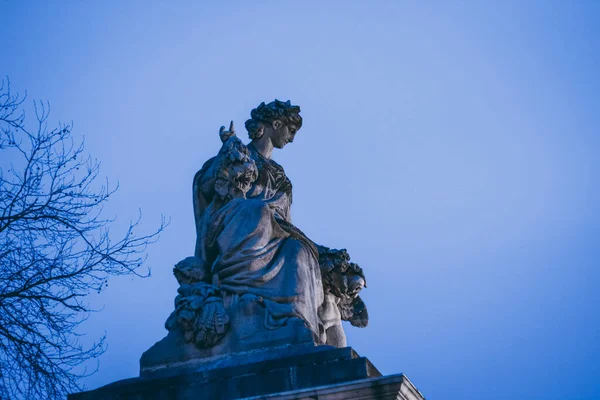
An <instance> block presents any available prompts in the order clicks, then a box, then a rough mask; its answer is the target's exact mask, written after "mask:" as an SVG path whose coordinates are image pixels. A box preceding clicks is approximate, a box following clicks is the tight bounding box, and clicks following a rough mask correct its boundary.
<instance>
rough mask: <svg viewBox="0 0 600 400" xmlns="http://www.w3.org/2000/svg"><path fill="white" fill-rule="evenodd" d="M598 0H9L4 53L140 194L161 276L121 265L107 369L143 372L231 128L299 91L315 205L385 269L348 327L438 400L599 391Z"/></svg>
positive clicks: (304, 190)
mask: <svg viewBox="0 0 600 400" xmlns="http://www.w3.org/2000/svg"><path fill="white" fill-rule="evenodd" d="M599 21H600V2H597V1H584V0H578V1H533V0H530V1H491V0H490V1H483V0H481V1H475V0H471V1H464V2H459V1H430V2H421V1H419V2H417V1H415V2H400V1H397V2H393V1H370V2H367V1H361V2H359V1H343V2H342V1H340V2H325V1H324V2H309V1H295V2H291V1H290V2H287V1H258V0H255V1H231V2H224V1H223V2H217V1H212V2H209V1H203V2H200V1H197V2H191V1H190V2H184V1H178V2H166V1H161V2H159V1H137V2H136V1H122V2H117V1H107V2H104V1H103V2H101V1H96V2H91V1H87V2H78V1H60V2H59V1H55V2H32V1H21V2H18V1H10V0H8V1H7V0H0V44H1V46H0V74H2V75H8V76H9V77H10V79H11V81H12V84H13V90H15V91H21V92H23V91H24V90H27V93H28V95H29V97H30V98H36V99H45V100H49V101H50V102H51V104H52V113H53V114H52V116H53V118H54V120H55V121H58V120H62V121H71V120H72V121H73V122H74V125H75V129H74V134H75V135H76V137H85V140H86V149H87V151H89V152H90V153H91V154H92V155H93V156H94V157H96V158H98V159H99V160H100V161H101V163H102V170H101V175H102V176H107V177H108V178H109V179H110V180H111V181H112V182H116V181H118V182H119V183H120V185H121V189H120V190H119V192H118V194H117V195H116V196H115V197H114V198H113V199H112V201H111V203H110V206H109V207H108V208H107V213H108V215H116V216H117V217H118V225H117V232H118V230H119V229H120V227H122V225H124V224H125V223H126V222H127V221H129V219H131V218H135V217H136V215H137V209H138V208H141V209H142V210H143V213H144V217H145V224H144V226H145V228H146V229H147V230H150V229H152V228H153V227H156V226H157V225H158V224H159V222H160V214H161V213H162V214H164V215H166V216H168V217H170V218H171V225H170V226H169V227H168V229H167V230H166V231H165V232H164V234H163V235H162V236H161V238H160V241H159V242H158V243H157V244H156V245H154V246H153V247H151V248H150V249H149V258H148V265H149V266H151V267H152V277H151V278H149V279H131V278H123V279H113V280H112V281H110V283H109V287H108V289H107V290H106V291H105V292H103V293H102V294H101V295H99V296H94V297H91V298H90V301H91V302H92V304H94V305H96V306H103V307H104V309H103V311H102V312H100V313H97V314H94V315H92V317H91V318H90V319H89V321H88V322H87V323H86V324H85V325H84V327H83V330H84V331H85V332H87V334H88V335H87V339H86V340H93V339H95V338H98V337H99V336H101V335H102V334H103V333H105V332H106V334H107V336H108V338H107V343H108V350H107V351H106V353H105V354H104V355H103V356H102V357H101V359H100V367H99V368H100V369H99V372H98V373H97V374H96V375H94V376H93V377H91V378H89V379H87V380H86V382H85V383H86V385H87V387H88V388H96V387H98V386H101V385H104V384H107V383H109V382H112V381H114V380H119V379H124V378H129V377H133V376H136V375H137V374H138V360H139V357H140V355H141V354H142V352H143V351H145V350H146V349H148V348H149V347H150V346H151V345H152V344H154V343H155V342H156V341H158V340H160V339H161V338H162V337H164V335H165V334H166V330H165V329H164V322H165V320H166V318H167V317H168V315H169V313H170V312H171V311H172V308H173V299H174V297H175V295H176V289H177V284H176V281H175V279H174V278H173V277H172V266H173V265H174V264H175V263H176V262H178V261H179V260H181V259H183V258H185V257H186V256H189V255H192V253H193V250H194V243H195V230H194V223H193V212H192V204H191V183H192V178H193V175H194V173H195V172H196V171H197V170H198V169H199V168H200V167H201V165H202V163H203V162H204V161H205V160H206V159H208V158H209V157H211V156H213V155H215V154H216V152H217V151H218V149H219V145H220V141H219V138H218V129H219V127H220V126H221V125H225V124H226V123H228V122H229V120H231V119H233V120H234V121H235V123H236V124H237V126H238V131H239V132H238V133H239V136H240V137H245V131H244V129H243V122H244V121H245V120H246V119H247V118H248V117H249V112H250V110H251V109H252V108H254V107H256V106H257V105H258V104H259V103H260V102H261V101H266V102H268V101H271V100H273V99H274V98H278V99H281V100H288V99H290V100H291V101H292V102H293V103H295V104H299V105H300V106H301V107H302V115H303V117H304V126H303V128H302V129H301V130H300V132H299V133H298V136H297V138H296V140H295V141H294V143H293V144H292V145H290V146H288V147H286V148H285V149H284V150H283V151H277V152H275V154H274V158H275V159H276V160H277V161H278V162H279V163H280V164H282V165H283V166H284V167H285V169H286V172H287V174H288V176H289V177H290V179H291V180H292V182H293V184H294V205H293V208H292V213H293V220H294V222H295V224H296V225H297V226H298V227H299V228H301V229H302V230H303V231H304V232H306V233H307V234H308V235H309V236H310V237H311V238H313V239H314V240H315V241H317V242H319V243H322V244H324V245H327V246H330V247H345V248H347V249H348V251H349V252H350V254H351V255H352V258H353V260H355V261H356V262H358V263H359V264H360V265H361V266H362V267H363V268H364V270H365V271H366V274H367V280H368V285H369V286H368V288H367V289H366V290H365V291H364V292H363V293H364V294H363V299H364V300H365V301H366V302H367V304H368V307H369V312H370V317H371V320H370V326H369V327H368V328H366V329H357V328H348V329H347V334H348V338H349V340H348V341H349V344H350V345H351V346H353V347H354V348H355V349H356V350H357V351H358V352H359V354H361V355H363V356H366V357H368V358H369V359H370V360H371V361H372V362H373V363H374V364H375V366H376V367H377V368H379V369H380V371H381V372H382V373H384V374H392V373H398V372H404V373H406V374H407V376H408V377H409V378H410V379H411V380H412V382H413V383H414V384H415V385H416V386H417V387H418V388H419V389H420V390H421V391H422V392H423V394H424V395H425V396H426V397H427V398H428V399H430V400H435V399H487V400H493V399H508V398H516V397H517V396H518V397H519V398H527V399H545V400H548V399H573V400H575V399H577V400H584V399H586V400H591V399H598V398H600V312H599V310H598V307H599V305H600V291H599V286H600V246H599V245H600V243H599V241H600V237H599V235H600V187H599V185H598V174H599V172H600V171H599V167H600V163H599V161H598V151H599V150H600V132H599V129H600V128H599V127H600V95H599V93H600V78H599V71H600V64H599V61H600V23H599Z"/></svg>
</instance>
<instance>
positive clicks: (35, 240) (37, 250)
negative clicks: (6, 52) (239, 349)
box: [0, 80, 165, 399]
mask: <svg viewBox="0 0 600 400" xmlns="http://www.w3.org/2000/svg"><path fill="white" fill-rule="evenodd" d="M24 101H25V97H23V96H19V95H13V94H12V93H11V90H10V82H9V81H8V80H4V81H2V85H1V87H0V130H1V132H0V399H19V398H26V399H54V398H64V397H65V395H66V394H67V393H69V392H73V391H75V390H78V389H79V386H78V380H79V379H80V378H81V377H83V376H87V375H89V374H90V373H93V372H95V371H89V370H87V371H86V369H85V368H84V364H85V363H86V361H88V360H90V359H93V358H96V357H98V356H99V355H100V354H101V353H102V352H103V351H104V344H103V343H104V337H102V338H99V339H98V341H97V342H96V343H94V344H91V345H89V344H88V345H87V346H86V345H84V344H82V342H81V337H80V336H79V333H78V332H77V328H78V326H79V325H80V324H81V322H82V321H84V320H85V319H86V318H87V316H89V313H90V311H92V310H91V309H90V306H89V305H88V304H87V303H86V302H85V296H86V295H88V294H90V293H91V292H93V291H95V292H100V291H101V290H102V289H103V288H105V287H106V285H107V280H108V278H109V277H111V276H118V275H128V274H134V275H138V276H147V275H148V274H149V270H146V271H142V270H141V266H142V263H143V261H144V258H145V250H146V246H147V245H148V244H149V243H152V242H154V241H155V240H156V239H157V234H158V233H159V232H160V231H162V229H163V228H164V226H165V221H164V219H162V221H161V224H160V227H159V228H158V230H157V231H156V232H154V233H152V234H149V235H140V236H137V235H136V234H137V231H136V227H137V226H138V223H139V222H140V219H139V218H138V219H137V221H133V222H131V223H130V224H129V228H128V229H126V230H125V232H124V234H123V235H122V236H119V237H117V238H115V237H114V234H111V231H110V228H112V229H113V232H114V230H115V226H114V224H113V222H114V220H111V219H106V218H105V217H103V216H102V209H103V206H104V204H105V203H106V202H107V201H108V200H109V198H110V197H111V195H112V194H113V193H114V192H115V190H116V187H115V188H114V189H110V188H109V186H108V183H105V184H99V182H98V181H97V178H98V172H99V170H98V162H97V161H95V160H93V159H91V158H90V157H89V156H86V155H85V153H84V149H83V142H81V143H80V144H78V143H77V142H76V141H75V140H74V139H73V137H72V136H71V125H70V124H67V125H64V124H58V127H56V128H55V129H49V128H48V126H47V121H48V115H49V106H48V104H47V103H42V102H34V113H35V116H36V121H35V122H34V124H33V125H34V126H33V127H32V129H29V127H28V126H27V125H26V123H25V111H24Z"/></svg>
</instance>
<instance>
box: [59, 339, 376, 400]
mask: <svg viewBox="0 0 600 400" xmlns="http://www.w3.org/2000/svg"><path fill="white" fill-rule="evenodd" d="M237 357H238V358H237V359H234V360H228V359H226V358H224V359H219V360H214V361H212V362H209V363H206V364H204V365H198V366H196V367H190V368H186V369H178V370H177V372H176V374H175V375H171V376H169V375H168V374H167V375H161V374H162V373H166V372H168V371H170V372H173V371H174V370H171V369H167V370H165V371H162V372H161V371H154V372H153V374H152V373H149V374H147V376H142V377H140V378H132V379H126V380H123V381H119V382H115V383H112V384H110V385H107V386H104V387H102V388H99V389H96V390H93V391H89V392H82V393H78V394H74V395H71V396H69V400H107V399H116V400H134V399H135V400H158V399H174V400H177V399H215V400H229V399H241V398H247V397H252V396H266V395H271V394H276V393H282V392H289V391H294V390H299V389H309V388H315V387H320V386H329V385H332V384H341V383H344V382H354V381H360V380H364V379H366V378H374V377H380V376H381V374H380V373H379V371H377V369H376V368H375V367H374V366H373V365H372V364H371V363H370V362H369V360H367V359H366V358H364V357H360V356H359V355H358V354H356V352H354V351H353V350H352V349H351V348H349V347H346V348H337V349H336V348H332V347H329V346H323V347H322V348H319V347H307V346H304V347H303V346H300V347H295V346H288V347H287V348H285V347H283V348H280V349H278V350H277V351H271V352H262V353H261V352H257V353H256V354H253V353H248V354H246V355H245V358H244V357H243V356H240V355H238V356H237ZM270 357H275V358H270Z"/></svg>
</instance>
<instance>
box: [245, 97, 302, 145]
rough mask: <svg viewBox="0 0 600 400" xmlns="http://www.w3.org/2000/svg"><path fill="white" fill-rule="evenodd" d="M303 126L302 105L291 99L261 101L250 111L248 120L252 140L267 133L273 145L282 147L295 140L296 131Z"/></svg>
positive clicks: (247, 125) (247, 124)
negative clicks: (292, 101)
mask: <svg viewBox="0 0 600 400" xmlns="http://www.w3.org/2000/svg"><path fill="white" fill-rule="evenodd" d="M301 126H302V117H301V116H300V107H299V106H294V105H292V104H291V103H290V101H289V100H288V101H285V102H283V101H279V100H274V101H272V102H270V103H269V104H265V103H264V102H263V103H260V105H259V106H258V107H256V108H255V109H253V110H252V112H251V113H250V119H249V120H248V121H246V130H248V135H249V136H250V139H252V140H259V139H261V138H262V137H263V136H265V135H267V136H268V137H269V138H270V139H271V142H272V143H273V146H274V147H276V148H278V149H281V148H283V146H285V145H286V144H288V143H291V142H293V141H294V137H295V135H296V132H298V130H299V129H300V127H301Z"/></svg>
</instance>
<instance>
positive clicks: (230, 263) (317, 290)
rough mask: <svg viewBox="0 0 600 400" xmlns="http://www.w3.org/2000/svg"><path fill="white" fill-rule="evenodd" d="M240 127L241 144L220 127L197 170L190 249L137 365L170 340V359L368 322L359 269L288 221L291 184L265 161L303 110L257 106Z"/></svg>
mask: <svg viewBox="0 0 600 400" xmlns="http://www.w3.org/2000/svg"><path fill="white" fill-rule="evenodd" d="M245 126H246V129H247V131H248V133H249V136H250V139H251V141H250V143H249V144H248V145H244V144H243V143H242V141H241V140H240V139H239V138H238V137H237V136H236V134H235V130H234V126H233V122H231V124H230V127H229V129H228V130H225V127H221V129H220V131H219V136H220V138H221V141H222V147H221V150H220V151H219V153H218V154H217V156H216V157H213V158H211V159H210V160H208V161H207V162H206V163H205V164H204V165H203V167H202V168H201V169H200V171H198V172H197V173H196V175H195V177H194V180H193V206H194V217H195V222H196V237H197V238H196V248H195V254H194V256H193V257H188V258H186V259H185V260H183V261H181V262H179V263H178V264H177V265H176V266H175V269H174V274H175V277H176V278H177V280H178V282H179V284H180V288H179V290H178V296H177V297H176V299H175V311H174V312H173V313H172V314H171V316H170V317H169V318H168V320H167V322H166V328H167V330H169V335H168V336H167V338H165V339H163V341H162V342H159V343H157V344H156V345H155V346H154V347H153V348H151V349H150V350H149V351H148V352H146V353H145V354H144V356H142V361H141V362H142V364H144V363H146V364H148V365H150V364H157V363H158V361H157V360H158V359H159V358H161V356H157V354H159V353H165V352H167V351H168V350H167V349H168V348H169V346H170V347H173V346H174V345H176V346H179V347H182V346H183V347H182V348H184V350H182V351H180V353H179V354H178V355H174V356H172V357H171V358H170V360H171V361H177V360H182V359H190V358H200V357H211V356H215V355H219V354H223V353H232V352H239V351H245V350H251V349H257V348H264V347H269V346H276V345H282V344H296V343H307V342H311V343H312V344H313V345H323V344H326V345H331V346H335V347H345V346H346V336H345V334H344V330H343V328H342V322H341V321H342V320H346V321H350V323H351V324H352V325H354V326H358V327H365V326H366V325H367V323H368V313H367V309H366V306H365V304H364V303H363V302H362V300H361V299H360V297H359V296H358V294H359V292H360V290H361V289H362V288H363V287H365V286H366V280H365V277H364V274H363V271H362V269H361V268H360V267H359V266H358V265H356V264H354V263H352V262H350V257H349V255H348V253H347V252H346V250H344V249H342V250H336V249H330V248H327V247H324V246H320V245H317V244H315V243H314V242H313V241H312V240H310V239H309V238H308V237H307V236H306V235H305V234H304V233H303V232H302V231H301V230H300V229H298V228H297V227H296V226H295V225H293V224H292V221H291V216H290V206H291V204H292V184H291V182H290V180H289V179H288V177H287V176H286V174H285V172H284V170H283V168H282V167H281V166H280V165H279V164H277V163H276V162H275V161H273V160H272V159H271V154H272V152H273V149H274V148H277V149H282V148H283V147H285V146H286V145H287V144H288V143H292V142H293V141H294V139H295V137H296V133H297V132H298V130H299V129H300V128H301V127H302V117H301V116H300V107H298V106H294V105H291V104H290V102H289V101H287V102H282V101H279V100H275V101H273V102H271V103H269V104H265V103H261V104H260V105H259V106H258V107H257V108H255V109H254V110H252V112H251V118H250V119H249V120H248V121H246V124H245ZM163 342H164V343H163ZM161 343H162V344H161ZM161 346H162V347H161ZM186 346H187V347H186ZM161 349H162V350H161ZM163 355H164V354H163ZM144 357H145V358H144ZM163 358H164V357H163ZM145 360H146V361H145ZM165 362H166V361H165Z"/></svg>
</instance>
